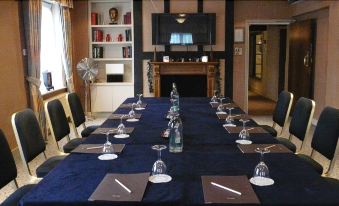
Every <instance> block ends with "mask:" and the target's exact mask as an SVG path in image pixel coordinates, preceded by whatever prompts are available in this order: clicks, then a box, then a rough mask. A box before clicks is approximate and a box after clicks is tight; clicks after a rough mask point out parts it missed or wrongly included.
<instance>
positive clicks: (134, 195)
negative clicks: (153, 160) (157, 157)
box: [88, 173, 150, 202]
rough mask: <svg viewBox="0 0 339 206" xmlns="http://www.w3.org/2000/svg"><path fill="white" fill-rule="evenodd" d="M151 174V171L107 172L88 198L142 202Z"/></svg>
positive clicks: (93, 199) (91, 199) (92, 199)
mask: <svg viewBox="0 0 339 206" xmlns="http://www.w3.org/2000/svg"><path fill="white" fill-rule="evenodd" d="M149 175H150V173H139V174H107V175H106V176H105V177H104V179H103V180H102V181H101V183H100V184H99V185H98V187H97V188H96V189H95V191H94V192H93V194H92V195H91V196H90V197H89V199H88V200H89V201H118V202H122V201H124V202H130V201H133V202H140V201H141V200H142V198H143V196H144V193H145V189H146V185H147V182H148V177H149ZM115 179H116V180H118V182H117V181H115ZM126 189H127V190H126ZM128 190H130V192H128Z"/></svg>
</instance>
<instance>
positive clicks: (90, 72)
mask: <svg viewBox="0 0 339 206" xmlns="http://www.w3.org/2000/svg"><path fill="white" fill-rule="evenodd" d="M77 71H78V75H79V76H80V78H81V79H82V80H84V82H85V112H86V115H88V107H87V105H88V91H89V84H90V83H91V81H93V80H94V79H95V77H96V76H97V75H98V64H97V63H96V62H95V61H94V60H93V59H91V58H84V59H82V60H81V61H80V62H79V63H78V64H77ZM89 101H91V100H89Z"/></svg>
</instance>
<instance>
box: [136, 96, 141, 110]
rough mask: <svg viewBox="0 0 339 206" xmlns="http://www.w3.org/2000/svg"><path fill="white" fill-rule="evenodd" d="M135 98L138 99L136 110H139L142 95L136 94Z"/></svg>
mask: <svg viewBox="0 0 339 206" xmlns="http://www.w3.org/2000/svg"><path fill="white" fill-rule="evenodd" d="M137 96H138V97H139V100H138V101H137V108H141V105H142V101H141V97H142V94H137Z"/></svg>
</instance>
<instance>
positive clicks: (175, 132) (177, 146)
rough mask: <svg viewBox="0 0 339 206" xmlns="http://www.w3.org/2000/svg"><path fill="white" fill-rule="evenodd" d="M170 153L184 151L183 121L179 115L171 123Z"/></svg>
mask: <svg viewBox="0 0 339 206" xmlns="http://www.w3.org/2000/svg"><path fill="white" fill-rule="evenodd" d="M169 129H170V133H169V151H170V152H174V153H177V152H182V149H183V146H184V144H183V133H182V129H183V127H182V121H181V119H180V116H179V114H177V115H174V116H173V117H172V119H171V121H170V122H169Z"/></svg>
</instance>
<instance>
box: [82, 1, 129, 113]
mask: <svg viewBox="0 0 339 206" xmlns="http://www.w3.org/2000/svg"><path fill="white" fill-rule="evenodd" d="M88 8H89V9H88V28H89V29H88V33H89V40H88V41H89V57H91V58H93V59H94V60H95V61H97V63H98V65H99V74H98V76H97V78H96V82H95V83H92V84H91V111H92V112H94V113H96V112H112V111H114V110H115V109H116V108H117V107H118V106H119V105H120V104H121V103H122V102H123V101H124V100H125V99H126V98H128V97H133V96H134V31H133V0H90V1H89V2H88ZM110 8H116V9H117V10H118V23H117V24H109V23H110V16H109V9H110ZM128 12H130V18H129V20H130V21H128V20H127V19H125V22H124V15H126V14H127V13H128ZM92 13H96V14H97V17H98V18H97V21H96V24H93V23H92ZM126 20H127V21H126ZM126 30H130V38H129V39H128V41H126V38H127V37H126V32H125V31H126ZM98 31H100V32H102V35H101V37H102V40H101V39H100V38H99V40H100V41H98V38H96V37H100V35H97V36H95V32H98ZM107 34H109V35H110V37H111V39H112V40H111V41H106V35H107ZM119 34H121V35H122V37H123V39H122V41H118V36H119ZM99 47H101V48H102V49H101V51H103V53H102V56H101V57H100V58H98V57H97V56H95V55H94V54H93V50H94V49H95V48H99ZM123 47H129V48H130V54H131V56H123ZM106 64H124V75H123V82H107V75H106V70H105V68H106Z"/></svg>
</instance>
